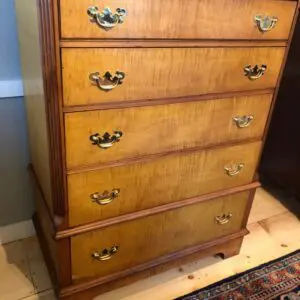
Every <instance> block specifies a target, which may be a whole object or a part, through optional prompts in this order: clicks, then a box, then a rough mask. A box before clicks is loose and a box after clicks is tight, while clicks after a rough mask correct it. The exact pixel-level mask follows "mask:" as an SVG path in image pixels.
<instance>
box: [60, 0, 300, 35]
mask: <svg viewBox="0 0 300 300" xmlns="http://www.w3.org/2000/svg"><path fill="white" fill-rule="evenodd" d="M105 8H106V9H105ZM295 8H296V1H274V0H188V1H187V0H163V1H162V0H126V1H122V0H104V1H100V0H80V1H74V0H60V12H61V35H62V38H97V39H115V38H124V39H127V38H130V39H145V38H148V39H247V40H249V39H251V40H259V39H287V38H288V35H289V31H290V28H291V24H292V20H293V16H294V11H295ZM104 9H105V10H104ZM88 10H89V12H90V15H88Z"/></svg>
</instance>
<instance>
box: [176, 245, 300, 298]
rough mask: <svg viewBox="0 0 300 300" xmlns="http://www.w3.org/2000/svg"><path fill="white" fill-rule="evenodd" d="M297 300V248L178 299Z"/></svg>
mask: <svg viewBox="0 0 300 300" xmlns="http://www.w3.org/2000/svg"><path fill="white" fill-rule="evenodd" d="M241 299H246V300H269V299H276V300H300V250H299V251H296V252H293V253H290V254H288V255H286V256H284V257H280V258H279V259H276V260H273V261H271V262H268V263H266V264H263V265H260V266H258V267H256V268H254V269H251V270H248V271H246V272H244V273H241V274H238V275H235V276H232V277H229V278H226V279H224V280H222V281H219V282H217V283H214V284H212V285H210V286H208V287H205V288H204V289H201V290H197V291H194V292H192V293H190V294H188V295H185V296H183V297H180V298H177V300H241Z"/></svg>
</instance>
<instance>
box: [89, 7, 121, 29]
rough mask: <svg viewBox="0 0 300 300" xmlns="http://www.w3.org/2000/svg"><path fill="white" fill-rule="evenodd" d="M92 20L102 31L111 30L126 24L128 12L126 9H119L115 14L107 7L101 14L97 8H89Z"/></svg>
mask: <svg viewBox="0 0 300 300" xmlns="http://www.w3.org/2000/svg"><path fill="white" fill-rule="evenodd" d="M87 13H88V15H89V16H90V20H91V21H92V22H95V23H97V24H98V25H99V26H100V27H101V28H102V29H104V30H109V29H111V28H114V27H116V26H117V25H118V24H122V23H123V22H124V19H125V17H126V16H127V11H126V9H124V8H117V9H116V12H115V13H113V12H112V11H111V9H110V8H109V7H105V8H104V9H103V10H102V11H101V12H100V11H99V8H98V7H97V6H92V7H89V8H88V10H87Z"/></svg>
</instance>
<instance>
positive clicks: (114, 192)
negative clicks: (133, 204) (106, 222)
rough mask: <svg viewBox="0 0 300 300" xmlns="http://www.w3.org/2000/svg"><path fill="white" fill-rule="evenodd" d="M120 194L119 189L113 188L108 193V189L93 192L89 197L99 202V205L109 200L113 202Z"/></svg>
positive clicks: (107, 202)
mask: <svg viewBox="0 0 300 300" xmlns="http://www.w3.org/2000/svg"><path fill="white" fill-rule="evenodd" d="M119 194H120V190H119V189H113V190H112V191H111V192H110V193H109V192H108V191H105V192H104V193H102V194H100V193H98V192H97V193H94V194H92V195H91V196H90V197H91V199H92V201H93V202H95V203H97V204H99V205H106V204H109V203H111V202H113V201H114V200H115V199H116V198H117V197H118V196H119Z"/></svg>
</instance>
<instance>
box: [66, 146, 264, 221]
mask: <svg viewBox="0 0 300 300" xmlns="http://www.w3.org/2000/svg"><path fill="white" fill-rule="evenodd" d="M260 149H261V142H255V143H250V144H244V145H236V146H230V147H224V148H218V149H213V150H204V151H200V152H195V153H190V154H177V155H171V156H168V157H164V158H159V159H155V160H152V161H149V162H143V163H135V164H129V165H126V166H119V167H113V168H107V169H103V170H97V171H89V172H84V173H78V174H69V175H68V195H69V222H70V226H75V225H79V224H84V223H88V222H92V221H96V220H102V219H106V218H110V217H114V216H118V215H123V214H126V213H130V212H134V211H139V210H142V209H146V208H151V207H155V206H159V205H162V204H166V203H170V202H174V201H178V200H183V199H186V198H191V197H195V196H199V195H201V194H205V193H209V192H213V191H218V190H223V189H227V188H231V187H235V186H239V185H243V184H248V183H251V182H252V180H253V176H254V172H255V168H256V165H257V161H258V155H259V152H260ZM240 164H244V166H242V167H241V166H240ZM225 167H231V168H232V169H233V170H232V171H233V174H234V173H236V174H235V175H234V176H230V175H228V173H226V171H225ZM231 175H232V174H231Z"/></svg>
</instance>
